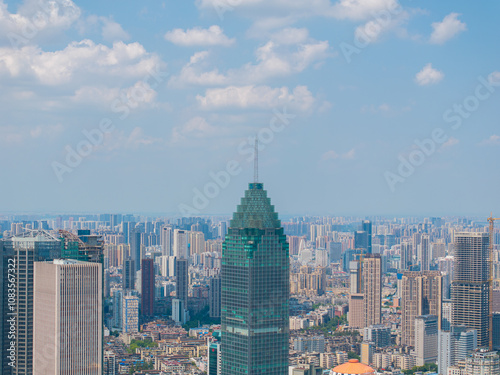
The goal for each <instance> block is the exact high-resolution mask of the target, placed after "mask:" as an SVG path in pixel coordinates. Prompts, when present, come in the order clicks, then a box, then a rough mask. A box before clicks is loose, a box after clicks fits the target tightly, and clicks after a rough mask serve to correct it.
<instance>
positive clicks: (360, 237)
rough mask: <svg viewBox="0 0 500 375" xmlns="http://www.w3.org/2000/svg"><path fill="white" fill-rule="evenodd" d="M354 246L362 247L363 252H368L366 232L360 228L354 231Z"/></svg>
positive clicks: (359, 248)
mask: <svg viewBox="0 0 500 375" xmlns="http://www.w3.org/2000/svg"><path fill="white" fill-rule="evenodd" d="M354 248H355V249H356V250H361V249H363V250H364V252H365V253H368V233H366V232H365V231H361V230H358V231H356V232H354Z"/></svg>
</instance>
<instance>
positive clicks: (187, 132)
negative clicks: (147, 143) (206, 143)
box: [172, 116, 220, 143]
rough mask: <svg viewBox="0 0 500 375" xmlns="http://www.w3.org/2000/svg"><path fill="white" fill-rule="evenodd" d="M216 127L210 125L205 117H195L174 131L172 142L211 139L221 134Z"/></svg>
mask: <svg viewBox="0 0 500 375" xmlns="http://www.w3.org/2000/svg"><path fill="white" fill-rule="evenodd" d="M219 133H220V131H219V129H218V128H216V127H215V126H212V125H210V124H209V123H208V122H207V120H205V119H204V118H203V117H199V116H198V117H194V118H192V119H191V120H189V121H188V122H186V123H185V124H184V125H182V126H178V127H175V128H174V129H173V130H172V142H174V143H177V142H180V141H183V140H186V139H191V140H192V139H193V138H196V139H200V138H211V137H215V136H217V135H220V134H219Z"/></svg>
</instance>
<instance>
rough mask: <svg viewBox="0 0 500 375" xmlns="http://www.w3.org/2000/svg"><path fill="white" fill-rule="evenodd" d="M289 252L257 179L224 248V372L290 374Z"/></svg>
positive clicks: (235, 217) (229, 374)
mask: <svg viewBox="0 0 500 375" xmlns="http://www.w3.org/2000/svg"><path fill="white" fill-rule="evenodd" d="M289 262H290V261H289V252H288V243H287V242H286V236H285V234H284V232H283V228H282V227H281V222H280V220H279V219H278V214H277V213H276V212H275V211H274V206H272V205H271V201H270V199H269V198H268V197H267V193H266V191H265V190H264V186H263V184H261V183H257V182H255V183H251V184H250V185H249V188H248V190H247V191H246V192H245V196H244V197H243V198H242V199H241V204H240V205H239V206H238V208H237V210H236V212H235V213H234V215H233V219H232V220H231V222H230V225H229V230H228V235H227V236H226V240H225V241H224V244H223V248H222V273H221V282H222V303H221V305H222V375H243V374H245V375H257V374H261V375H284V374H287V373H288V340H289V290H290V289H289V288H290V280H289V278H290V274H289V272H290V271H289Z"/></svg>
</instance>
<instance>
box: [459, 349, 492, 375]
mask: <svg viewBox="0 0 500 375" xmlns="http://www.w3.org/2000/svg"><path fill="white" fill-rule="evenodd" d="M465 374H467V375H469V374H470V375H500V356H499V355H498V353H497V352H493V351H489V350H487V349H476V350H475V351H474V352H472V353H470V354H469V355H468V356H467V358H466V359H465Z"/></svg>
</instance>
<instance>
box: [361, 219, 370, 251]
mask: <svg viewBox="0 0 500 375" xmlns="http://www.w3.org/2000/svg"><path fill="white" fill-rule="evenodd" d="M361 228H362V230H363V231H364V232H366V236H367V251H368V254H371V253H372V252H373V250H372V222H371V221H370V220H364V221H363V223H362V224H361Z"/></svg>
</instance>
